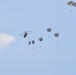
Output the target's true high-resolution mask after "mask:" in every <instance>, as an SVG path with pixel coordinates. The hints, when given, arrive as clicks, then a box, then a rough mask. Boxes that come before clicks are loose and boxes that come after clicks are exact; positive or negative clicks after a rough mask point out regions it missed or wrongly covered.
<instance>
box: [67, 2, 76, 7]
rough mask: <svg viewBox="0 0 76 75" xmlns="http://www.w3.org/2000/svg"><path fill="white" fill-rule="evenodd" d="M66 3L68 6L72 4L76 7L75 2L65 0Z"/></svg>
mask: <svg viewBox="0 0 76 75" xmlns="http://www.w3.org/2000/svg"><path fill="white" fill-rule="evenodd" d="M67 4H68V5H70V6H74V7H76V2H73V1H69V2H67Z"/></svg>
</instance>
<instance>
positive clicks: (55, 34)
mask: <svg viewBox="0 0 76 75" xmlns="http://www.w3.org/2000/svg"><path fill="white" fill-rule="evenodd" d="M54 36H55V37H59V33H54ZM57 42H58V41H56V43H57Z"/></svg>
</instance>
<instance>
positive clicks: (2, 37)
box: [0, 33, 16, 48]
mask: <svg viewBox="0 0 76 75" xmlns="http://www.w3.org/2000/svg"><path fill="white" fill-rule="evenodd" d="M15 41H16V39H15V38H14V37H13V36H10V35H8V34H4V33H0V48H3V47H5V46H7V45H9V44H10V43H11V42H15Z"/></svg>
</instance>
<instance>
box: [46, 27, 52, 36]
mask: <svg viewBox="0 0 76 75" xmlns="http://www.w3.org/2000/svg"><path fill="white" fill-rule="evenodd" d="M51 31H52V29H51V28H47V32H51ZM48 37H50V36H48Z"/></svg>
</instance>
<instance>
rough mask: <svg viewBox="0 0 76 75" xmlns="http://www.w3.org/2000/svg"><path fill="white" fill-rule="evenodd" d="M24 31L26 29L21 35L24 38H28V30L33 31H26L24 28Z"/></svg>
mask: <svg viewBox="0 0 76 75" xmlns="http://www.w3.org/2000/svg"><path fill="white" fill-rule="evenodd" d="M23 31H24V33H23V34H20V35H22V36H23V37H24V38H26V37H27V35H28V32H31V31H25V30H23Z"/></svg>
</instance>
